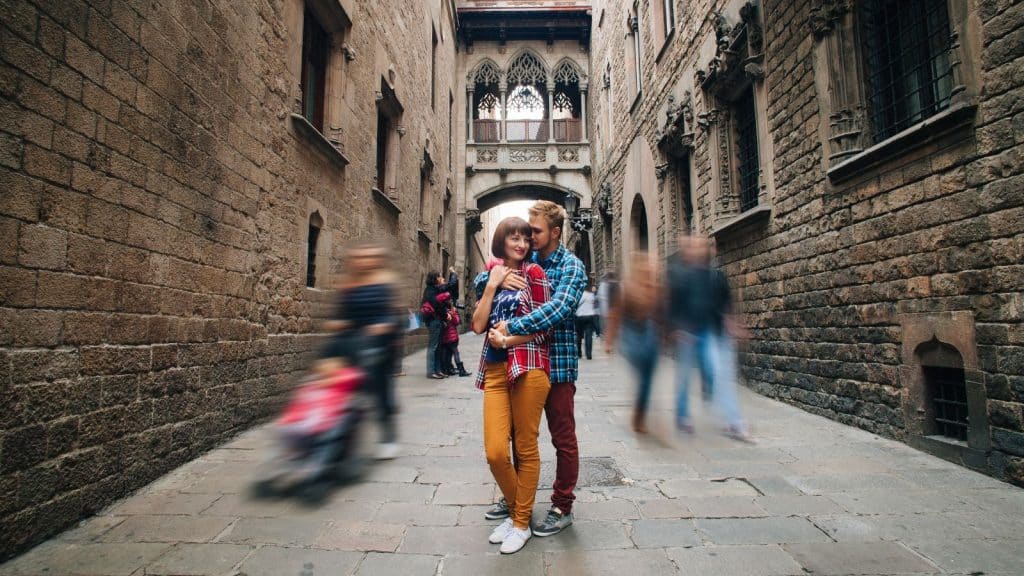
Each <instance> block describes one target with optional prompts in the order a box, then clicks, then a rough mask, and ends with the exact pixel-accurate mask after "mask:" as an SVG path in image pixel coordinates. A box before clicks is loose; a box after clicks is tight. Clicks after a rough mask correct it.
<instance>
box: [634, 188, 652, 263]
mask: <svg viewBox="0 0 1024 576" xmlns="http://www.w3.org/2000/svg"><path fill="white" fill-rule="evenodd" d="M629 233H630V238H632V240H633V242H632V247H633V248H634V249H636V250H643V251H645V252H647V251H650V249H651V230H650V219H649V218H648V217H647V206H646V204H645V203H644V197H643V195H641V194H636V195H634V196H633V201H632V203H631V204H630V208H629Z"/></svg>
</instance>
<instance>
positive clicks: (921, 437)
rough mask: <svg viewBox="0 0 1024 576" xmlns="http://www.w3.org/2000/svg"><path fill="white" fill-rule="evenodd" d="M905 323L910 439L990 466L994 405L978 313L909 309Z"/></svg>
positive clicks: (972, 463)
mask: <svg viewBox="0 0 1024 576" xmlns="http://www.w3.org/2000/svg"><path fill="white" fill-rule="evenodd" d="M900 326H901V328H902V332H903V348H902V361H903V362H902V365H901V366H900V383H901V385H902V387H903V410H904V415H905V418H906V432H907V443H908V444H910V445H911V446H914V447H915V448H918V449H920V450H924V451H926V452H929V453H931V454H935V455H936V456H939V457H941V458H945V459H946V460H950V461H953V462H956V463H958V464H962V465H965V466H969V467H971V468H976V469H979V470H986V468H987V454H988V451H989V447H990V440H989V426H988V409H987V400H986V393H985V377H984V374H983V373H982V372H981V371H980V370H979V369H978V351H977V345H976V342H975V335H974V316H973V314H971V313H970V312H943V313H937V314H905V315H902V316H901V317H900ZM964 402H965V403H966V419H964V411H963V406H962V404H963V403H964ZM964 420H966V422H964ZM964 423H966V428H967V429H966V434H965V435H963V434H961V435H959V436H958V434H957V433H956V431H957V430H961V431H962V427H963V426H962V425H963V424H964ZM964 438H965V439H964Z"/></svg>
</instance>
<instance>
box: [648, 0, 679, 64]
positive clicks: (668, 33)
mask: <svg viewBox="0 0 1024 576" xmlns="http://www.w3.org/2000/svg"><path fill="white" fill-rule="evenodd" d="M651 11H652V12H653V13H654V15H653V17H652V18H651V25H652V26H653V28H654V30H653V34H654V36H653V37H654V39H655V45H656V46H658V54H657V56H655V58H654V61H655V62H661V58H662V57H663V56H664V55H665V53H666V52H667V51H668V47H669V46H670V45H671V44H672V39H673V38H675V35H676V2H675V0H651Z"/></svg>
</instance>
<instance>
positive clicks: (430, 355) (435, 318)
mask: <svg viewBox="0 0 1024 576" xmlns="http://www.w3.org/2000/svg"><path fill="white" fill-rule="evenodd" d="M446 292H447V286H446V285H445V283H444V277H443V276H441V273H440V272H438V271H436V270H431V271H430V272H428V273H427V280H426V286H424V288H423V297H422V298H420V312H421V313H422V315H423V322H424V324H426V326H427V378H433V379H442V378H445V377H446V375H445V373H444V371H443V369H442V366H441V354H442V352H443V349H442V348H441V330H442V329H443V328H444V319H445V318H446V317H447V314H448V312H447V303H446V302H445V301H444V300H438V296H440V295H441V294H444V293H446Z"/></svg>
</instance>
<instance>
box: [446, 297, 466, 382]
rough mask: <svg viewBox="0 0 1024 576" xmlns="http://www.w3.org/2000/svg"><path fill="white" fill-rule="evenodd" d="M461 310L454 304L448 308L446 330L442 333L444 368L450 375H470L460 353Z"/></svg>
mask: <svg viewBox="0 0 1024 576" xmlns="http://www.w3.org/2000/svg"><path fill="white" fill-rule="evenodd" d="M461 322H462V320H461V319H460V318H459V311H458V310H457V309H456V308H455V307H454V306H452V307H451V308H448V318H447V320H446V321H445V326H444V330H443V331H442V333H441V344H442V345H443V346H444V363H443V368H444V370H445V371H446V372H447V373H448V374H449V375H452V376H454V375H456V374H458V375H459V376H470V373H469V372H466V367H465V366H464V365H463V364H462V357H461V356H460V355H459V324H460V323H461Z"/></svg>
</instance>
